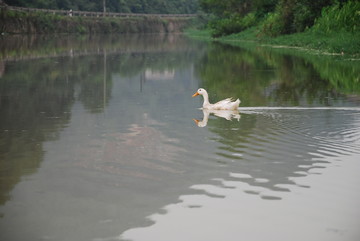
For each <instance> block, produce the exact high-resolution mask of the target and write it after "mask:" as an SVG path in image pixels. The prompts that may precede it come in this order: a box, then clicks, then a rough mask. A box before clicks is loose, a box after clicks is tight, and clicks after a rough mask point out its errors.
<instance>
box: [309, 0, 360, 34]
mask: <svg viewBox="0 0 360 241" xmlns="http://www.w3.org/2000/svg"><path fill="white" fill-rule="evenodd" d="M313 30H314V31H316V32H323V33H335V32H339V31H341V32H344V31H345V32H353V33H356V32H359V31H360V2H358V1H349V2H347V3H345V4H344V5H343V6H341V5H340V4H339V3H337V4H335V5H333V6H330V7H327V8H324V9H323V11H322V15H321V17H320V18H319V19H317V20H316V23H315V25H314V27H313Z"/></svg>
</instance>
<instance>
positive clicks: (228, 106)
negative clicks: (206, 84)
mask: <svg viewBox="0 0 360 241" xmlns="http://www.w3.org/2000/svg"><path fill="white" fill-rule="evenodd" d="M198 95H202V96H203V98H204V103H203V109H208V110H237V109H238V107H239V104H240V100H239V99H237V100H236V101H233V99H232V98H227V99H224V100H220V101H219V102H216V103H215V104H210V102H209V95H208V93H207V91H206V90H205V89H203V88H200V89H198V90H197V92H196V93H195V94H193V96H192V97H195V96H198Z"/></svg>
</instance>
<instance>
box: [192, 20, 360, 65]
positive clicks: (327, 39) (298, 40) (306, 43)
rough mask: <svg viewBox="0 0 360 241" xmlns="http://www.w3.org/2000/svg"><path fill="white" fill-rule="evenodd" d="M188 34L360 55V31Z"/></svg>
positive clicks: (320, 51)
mask: <svg viewBox="0 0 360 241" xmlns="http://www.w3.org/2000/svg"><path fill="white" fill-rule="evenodd" d="M186 34H187V35H188V36H190V37H193V38H198V39H204V40H208V41H211V40H213V41H220V42H227V43H230V44H232V45H243V44H244V42H253V43H257V44H261V45H269V46H273V47H279V46H281V47H283V48H286V47H288V48H294V47H296V48H297V49H299V50H300V51H316V52H317V53H320V54H339V55H342V54H345V55H351V56H354V57H357V58H358V57H360V31H359V32H353V33H351V32H345V31H343V32H339V33H321V32H316V31H311V30H308V31H305V32H303V33H295V34H289V35H281V36H278V37H265V36H264V35H262V34H261V33H260V32H259V30H258V29H257V28H256V27H252V28H249V29H247V30H245V31H242V32H240V33H237V34H232V35H228V36H224V37H220V38H213V37H211V31H210V30H194V29H192V30H187V31H186Z"/></svg>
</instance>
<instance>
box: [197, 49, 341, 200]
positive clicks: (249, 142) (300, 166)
mask: <svg viewBox="0 0 360 241" xmlns="http://www.w3.org/2000/svg"><path fill="white" fill-rule="evenodd" d="M196 70H197V74H198V75H200V77H201V79H202V81H203V83H202V87H204V88H206V89H208V90H209V93H210V95H211V96H210V98H213V99H214V100H216V99H221V98H224V97H228V96H233V97H236V98H237V97H239V98H240V99H241V101H242V106H263V105H265V106H266V105H275V106H292V105H311V104H313V103H315V104H322V105H325V106H328V105H332V104H333V103H331V101H334V102H335V101H336V100H337V99H338V97H339V94H338V93H337V92H336V91H335V88H334V86H333V85H332V83H331V82H330V81H328V80H325V79H323V78H322V77H321V76H320V74H319V73H318V72H317V70H315V68H314V66H313V65H312V64H311V63H310V62H309V61H305V60H304V59H302V58H300V57H294V56H289V55H283V54H279V53H274V52H269V51H264V49H261V48H260V49H241V48H238V47H232V46H228V45H222V44H213V45H212V46H211V48H210V50H209V52H208V53H207V54H206V55H205V56H204V57H203V58H202V59H201V60H200V61H199V62H198V63H197V68H196ZM268 114H269V115H267V114H266V113H265V114H264V115H263V114H261V115H255V114H251V115H248V114H244V113H242V114H241V117H242V118H241V120H240V122H234V121H232V122H230V121H226V120H224V119H222V118H213V119H211V120H209V123H208V128H209V130H210V131H211V132H213V133H216V134H217V136H216V137H215V138H214V140H215V141H216V142H218V143H220V147H219V148H218V150H217V151H216V154H217V155H218V156H219V157H221V158H220V159H219V160H221V162H224V164H226V165H229V166H231V170H234V172H235V171H236V170H238V172H240V173H245V174H248V175H250V176H251V177H254V178H244V179H243V180H244V182H247V183H248V184H250V185H251V186H261V187H265V188H267V189H270V190H274V191H286V190H287V189H284V188H281V187H280V186H279V184H290V185H296V183H295V182H294V181H292V179H291V178H292V177H296V176H301V175H306V172H307V171H309V169H311V165H312V164H314V163H315V161H312V158H313V157H314V156H313V155H312V154H310V153H315V154H314V155H315V156H316V153H318V152H319V150H321V149H326V147H324V146H322V145H323V143H319V142H318V141H317V140H315V139H314V137H316V136H321V135H322V134H323V133H326V129H325V130H324V131H323V132H320V131H319V130H320V129H321V128H317V129H316V128H315V129H314V130H312V129H313V126H312V125H318V124H319V123H312V122H311V121H309V120H307V117H306V116H302V115H299V116H297V118H293V117H291V116H292V113H291V114H290V115H289V116H288V117H289V118H285V119H282V120H281V121H283V123H281V122H279V120H278V119H277V117H276V116H272V114H270V113H268ZM276 114H277V113H275V115H276ZM285 116H286V117H287V115H284V116H282V117H281V118H284V117H285ZM306 123H308V125H306ZM279 125H280V126H279ZM294 126H295V127H297V128H300V129H299V130H296V129H294ZM283 128H285V129H283ZM301 128H303V129H301ZM303 130H311V133H308V134H307V135H304V134H303V133H302V132H303ZM309 143H313V145H309ZM316 162H321V161H318V160H317V161H316ZM304 173H305V174H304ZM257 179H258V180H262V181H260V182H257ZM254 194H255V193H254ZM274 198H275V197H274Z"/></svg>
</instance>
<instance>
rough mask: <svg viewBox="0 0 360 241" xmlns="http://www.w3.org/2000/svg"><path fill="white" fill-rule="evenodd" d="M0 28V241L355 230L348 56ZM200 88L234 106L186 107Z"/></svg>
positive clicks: (353, 113) (357, 133)
mask: <svg viewBox="0 0 360 241" xmlns="http://www.w3.org/2000/svg"><path fill="white" fill-rule="evenodd" d="M1 41H2V42H1V45H0V46H3V49H2V52H1V56H2V62H1V78H0V116H1V118H0V180H1V182H0V240H4V241H11V240H64V241H65V240H79V241H81V240H94V241H95V240H96V241H100V240H151V241H153V240H156V241H159V240H194V241H195V240H196V241H201V240H206V241H208V240H229V241H231V240H265V239H266V240H317V241H319V240H359V239H360V231H359V225H360V209H359V208H358V204H359V201H360V192H359V185H360V177H359V175H358V173H359V171H360V163H359V160H360V158H359V157H360V145H359V144H360V101H359V97H358V93H359V85H358V82H356V79H357V78H359V76H360V75H359V71H360V70H359V65H358V62H354V61H339V60H337V59H335V60H334V59H333V57H332V58H325V59H324V58H320V57H318V56H293V55H290V54H288V53H286V52H285V53H282V52H279V51H278V50H277V51H276V52H274V51H272V50H269V49H263V48H259V47H256V48H254V47H246V48H244V49H241V48H235V47H230V46H226V45H221V44H210V43H204V42H200V41H194V40H190V39H187V38H186V37H184V36H181V35H161V36H158V35H142V36H139V35H131V36H109V37H101V36H97V37H94V36H92V37H87V36H86V37H84V36H83V37H76V36H69V37H58V38H46V37H28V38H21V37H16V38H14V39H10V40H9V41H6V40H4V39H2V40H1ZM200 86H201V87H204V88H206V89H207V90H208V92H209V93H210V100H211V101H215V100H219V99H222V98H226V97H230V96H233V97H239V98H240V99H241V101H242V103H241V107H240V108H239V111H238V112H236V113H224V112H221V113H219V112H216V113H209V112H206V111H204V112H203V111H202V110H199V107H201V104H202V102H201V98H200V97H197V98H191V95H192V94H193V93H194V92H195V91H196V90H197V88H199V87H200ZM194 120H196V121H194Z"/></svg>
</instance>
